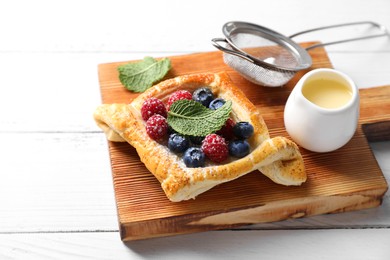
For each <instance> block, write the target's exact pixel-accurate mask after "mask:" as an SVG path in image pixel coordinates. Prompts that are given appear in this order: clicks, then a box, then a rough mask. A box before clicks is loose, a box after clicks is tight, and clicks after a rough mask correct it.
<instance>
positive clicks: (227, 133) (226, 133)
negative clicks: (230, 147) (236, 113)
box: [217, 118, 236, 140]
mask: <svg viewBox="0 0 390 260" xmlns="http://www.w3.org/2000/svg"><path fill="white" fill-rule="evenodd" d="M235 124H236V123H235V122H234V121H233V119H231V118H228V119H227V120H226V123H225V125H224V126H223V127H222V128H221V129H220V130H218V131H217V134H218V135H221V136H223V137H224V138H225V139H226V140H232V139H233V138H234V133H233V127H234V125H235Z"/></svg>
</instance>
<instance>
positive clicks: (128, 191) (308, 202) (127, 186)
mask: <svg viewBox="0 0 390 260" xmlns="http://www.w3.org/2000/svg"><path fill="white" fill-rule="evenodd" d="M310 44H312V43H304V44H302V45H303V46H307V45H310ZM310 55H311V56H312V58H313V66H312V67H311V68H310V69H314V68H324V67H326V68H331V67H332V65H331V63H330V61H329V58H328V56H327V54H326V51H325V49H323V48H318V49H314V50H312V51H310ZM170 59H171V62H172V69H171V71H170V72H169V74H168V75H167V78H171V77H174V76H178V75H183V74H190V73H199V72H220V71H227V72H228V74H229V75H230V77H231V78H232V80H233V82H234V83H235V84H236V85H237V86H239V87H240V88H241V89H242V90H243V91H244V92H245V94H246V95H247V97H248V98H249V99H250V100H251V101H252V102H253V104H255V105H256V106H257V107H258V109H259V110H260V111H261V113H262V115H263V117H264V120H265V122H266V124H267V126H268V128H269V130H270V134H271V137H275V136H277V135H282V136H286V137H289V136H288V134H287V133H286V131H285V128H284V124H283V109H284V104H285V102H286V100H287V97H288V96H289V94H290V92H291V90H292V88H293V86H294V85H295V84H296V82H297V81H298V80H299V78H300V77H301V76H302V75H303V74H304V73H306V72H307V71H308V70H306V71H301V72H299V73H297V75H296V76H295V77H294V78H293V79H292V80H291V81H290V82H289V83H288V84H287V85H286V86H284V87H279V88H267V87H262V86H257V85H254V84H252V83H250V82H248V81H247V80H245V79H243V78H242V77H241V76H240V75H238V74H237V73H236V72H235V71H233V70H232V69H231V68H230V67H228V66H227V65H225V64H224V62H223V60H222V53H221V52H219V51H216V52H208V53H199V54H191V55H183V56H176V57H170ZM124 63H127V62H120V63H108V64H100V65H99V68H98V69H99V81H100V86H101V94H102V100H103V103H129V102H130V101H131V100H132V99H133V98H134V97H135V96H137V94H135V93H131V92H129V91H127V90H126V89H125V88H124V87H123V86H122V85H121V83H120V82H119V80H118V73H117V67H118V65H121V64H124ZM360 97H361V103H360V105H361V114H360V122H359V127H358V129H357V131H356V134H355V135H354V137H353V138H352V140H351V141H350V142H349V143H348V144H347V145H345V146H344V147H342V148H340V149H339V150H337V151H334V152H330V153H314V152H309V151H307V150H305V149H303V148H301V152H302V154H303V157H304V162H305V166H306V170H307V174H308V180H307V182H306V183H304V184H303V185H302V186H300V187H285V186H282V185H278V184H275V183H273V182H272V181H271V180H269V179H268V178H267V177H265V176H264V175H262V174H261V173H260V172H258V171H254V172H252V173H249V174H247V175H245V176H243V177H241V178H238V179H236V180H234V181H231V182H228V183H225V184H221V185H219V186H217V187H214V188H213V189H211V190H209V191H207V192H205V193H203V194H201V195H199V196H198V197H197V198H196V199H195V200H189V201H184V202H176V203H174V202H170V201H169V200H168V199H167V198H166V196H165V194H164V192H163V191H162V189H161V187H160V184H159V182H158V181H157V180H156V179H155V178H154V176H153V175H152V174H151V173H150V172H148V170H147V169H146V168H145V167H144V165H143V164H142V163H141V162H140V160H139V157H138V155H137V153H136V151H135V149H134V148H133V147H131V146H130V145H129V144H127V143H112V142H109V153H110V158H111V165H112V176H113V183H114V190H115V196H116V204H117V210H118V218H119V226H120V234H121V238H122V240H124V241H125V240H137V239H145V238H151V237H159V236H168V235H176V234H184V233H191V232H199V231H206V230H215V229H225V228H231V227H235V226H238V225H247V224H252V223H261V222H271V221H280V220H284V219H288V218H300V217H306V216H312V215H318V214H325V213H336V212H345V211H351V210H358V209H366V208H371V207H376V206H378V205H380V204H381V200H382V197H383V195H384V193H385V192H386V190H387V188H388V186H387V183H386V180H385V178H384V176H383V174H382V172H381V170H380V168H379V166H378V164H377V161H376V160H375V157H374V155H373V154H372V151H371V150H370V146H369V144H368V142H367V138H366V137H368V138H371V139H372V140H374V141H375V140H376V141H378V140H385V139H387V140H389V139H390V136H389V132H390V131H389V129H390V124H389V123H390V86H383V87H376V88H370V89H362V90H360ZM363 128H364V131H363Z"/></svg>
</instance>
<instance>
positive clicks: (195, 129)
mask: <svg viewBox="0 0 390 260" xmlns="http://www.w3.org/2000/svg"><path fill="white" fill-rule="evenodd" d="M231 107H232V102H231V101H230V100H224V99H222V98H219V97H214V95H213V93H212V91H211V89H210V88H208V87H201V88H198V89H196V90H195V91H194V92H193V93H190V92H189V91H187V90H178V91H176V92H174V93H172V94H171V95H170V96H169V97H168V100H167V102H166V103H164V102H163V101H162V100H160V99H157V98H154V97H152V98H149V99H147V100H145V102H144V103H143V105H142V107H141V115H142V118H143V120H144V121H145V127H146V132H147V134H148V136H149V137H150V138H152V139H153V140H156V141H158V142H160V143H165V144H166V145H167V146H168V148H169V150H170V151H171V152H173V153H175V154H177V155H178V156H181V157H182V160H183V162H184V163H185V165H186V166H187V167H189V168H196V167H205V166H206V165H209V164H210V163H224V162H228V161H231V160H232V158H243V157H245V156H247V155H248V154H249V153H250V150H251V147H250V144H249V142H248V141H247V140H248V138H250V137H251V136H252V135H253V133H254V129H253V126H252V125H251V124H250V123H249V122H235V121H234V120H233V119H232V117H231V115H230V114H231Z"/></svg>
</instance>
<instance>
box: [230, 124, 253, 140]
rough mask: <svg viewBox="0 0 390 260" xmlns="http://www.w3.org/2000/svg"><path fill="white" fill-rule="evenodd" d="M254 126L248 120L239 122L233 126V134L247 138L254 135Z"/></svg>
mask: <svg viewBox="0 0 390 260" xmlns="http://www.w3.org/2000/svg"><path fill="white" fill-rule="evenodd" d="M253 131H254V129H253V126H252V125H251V124H250V123H248V122H238V123H237V124H235V126H234V127H233V134H234V135H235V136H236V137H237V138H240V139H247V138H249V137H251V136H252V135H253Z"/></svg>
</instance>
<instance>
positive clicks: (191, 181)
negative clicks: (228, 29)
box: [94, 72, 306, 202]
mask: <svg viewBox="0 0 390 260" xmlns="http://www.w3.org/2000/svg"><path fill="white" fill-rule="evenodd" d="M204 86H208V87H209V88H210V89H211V90H212V92H213V93H214V95H215V96H218V97H221V98H223V99H225V100H231V101H232V103H233V105H232V114H231V116H232V118H233V119H234V121H236V122H237V121H247V122H250V123H251V124H252V125H253V126H254V129H255V130H254V134H253V136H252V137H251V138H250V139H249V140H248V141H249V143H250V146H251V152H250V154H249V155H247V156H245V157H244V158H241V159H236V160H233V159H229V160H228V161H227V162H226V163H223V164H209V165H206V166H205V167H202V168H187V167H186V166H185V164H184V162H183V160H182V159H181V158H180V157H179V156H177V155H176V154H174V153H172V152H170V151H169V149H168V147H167V146H166V145H164V144H160V143H159V142H157V141H154V140H152V139H151V138H149V136H148V135H147V133H146V131H145V122H144V121H143V119H142V116H141V112H140V110H141V107H142V104H143V102H144V101H145V100H146V99H148V98H150V97H156V98H159V99H161V100H163V101H166V100H167V98H168V96H169V95H170V94H171V93H173V92H175V91H176V90H179V89H185V90H188V91H190V92H193V91H194V90H195V89H197V88H199V87H204ZM94 118H95V121H96V123H97V125H98V126H99V127H100V128H101V129H102V130H103V131H104V132H105V133H106V135H107V138H108V140H110V141H115V142H120V141H123V142H124V141H127V142H128V143H129V144H131V145H132V146H133V147H134V148H135V149H136V150H137V153H138V155H139V157H140V159H141V161H142V162H143V163H144V164H145V166H146V167H147V169H148V170H149V171H150V172H151V173H152V174H153V175H154V176H155V177H156V178H157V179H158V180H159V182H160V183H161V187H162V189H163V190H164V192H165V194H166V196H167V197H168V198H169V199H170V200H171V201H175V202H177V201H182V200H188V199H191V198H195V197H196V196H197V195H199V194H201V193H203V192H205V191H207V190H209V189H211V188H212V187H214V186H216V185H218V184H221V183H224V182H227V181H231V180H234V179H236V178H238V177H240V176H242V175H244V174H247V173H249V172H252V171H254V170H260V171H261V172H262V173H263V174H264V175H266V176H267V177H269V178H270V179H271V180H273V181H274V182H276V183H279V184H283V185H300V184H302V183H303V182H305V181H306V173H305V168H304V164H303V159H302V156H301V154H300V152H299V150H298V147H297V145H296V144H295V143H293V142H292V141H290V140H288V139H287V138H284V137H275V138H272V139H271V138H270V137H269V133H268V129H267V126H266V124H265V122H264V120H263V118H262V116H261V115H260V113H259V111H258V110H257V108H256V107H255V106H254V105H253V104H252V103H251V102H250V101H249V100H248V98H246V96H245V94H244V93H243V92H242V91H241V90H240V89H239V88H237V87H236V86H234V85H233V83H232V81H231V80H230V78H229V76H228V75H227V74H226V73H224V72H222V73H218V74H214V73H202V74H193V75H185V76H179V77H176V78H173V79H168V80H166V81H163V82H161V83H159V84H157V85H155V86H153V87H152V88H150V89H148V90H147V91H145V92H144V93H143V94H141V95H139V96H138V97H137V98H136V99H134V100H133V101H132V102H131V103H130V104H103V105H101V106H99V107H98V108H97V109H96V111H95V113H94Z"/></svg>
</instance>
